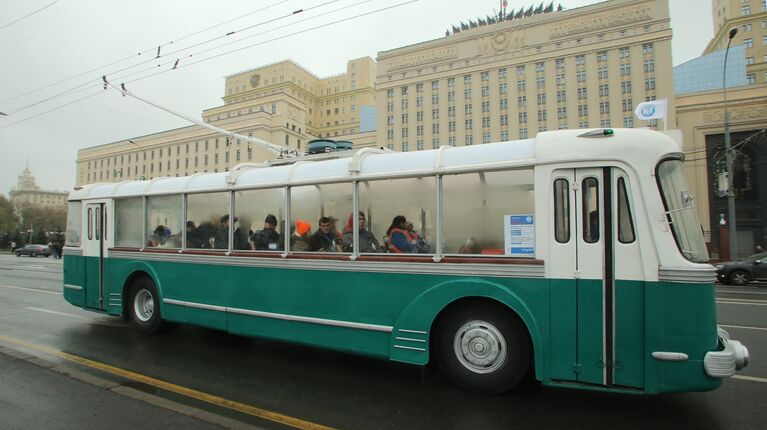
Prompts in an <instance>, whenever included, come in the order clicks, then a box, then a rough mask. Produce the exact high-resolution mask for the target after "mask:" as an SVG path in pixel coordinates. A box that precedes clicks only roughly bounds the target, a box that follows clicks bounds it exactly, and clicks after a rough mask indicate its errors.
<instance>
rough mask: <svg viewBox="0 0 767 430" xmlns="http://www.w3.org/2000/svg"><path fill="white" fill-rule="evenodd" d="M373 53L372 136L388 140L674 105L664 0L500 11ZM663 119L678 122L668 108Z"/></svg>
mask: <svg viewBox="0 0 767 430" xmlns="http://www.w3.org/2000/svg"><path fill="white" fill-rule="evenodd" d="M377 62H378V76H377V86H376V89H377V93H378V95H377V100H378V114H379V116H378V125H377V132H378V142H379V145H380V146H384V145H385V146H387V147H389V148H390V149H394V150H401V151H412V150H420V149H432V148H437V147H439V146H440V145H452V146H456V145H472V144H479V143H487V142H494V141H507V140H515V139H525V138H528V137H535V135H536V133H537V132H539V131H544V130H553V129H564V128H590V127H638V126H646V125H650V126H653V127H656V126H658V124H656V123H654V122H653V123H651V124H648V123H646V122H641V123H640V121H639V120H636V119H635V118H634V108H635V107H636V105H637V104H638V103H640V102H642V101H646V100H655V99H661V98H666V99H668V100H669V106H673V105H674V84H673V77H672V61H671V27H670V19H669V12H668V3H667V1H665V0H615V1H609V2H603V3H598V4H595V5H591V6H585V7H580V8H577V9H572V10H566V11H558V12H557V11H552V12H549V13H542V14H537V15H533V16H528V17H524V18H521V19H513V20H502V21H499V22H496V23H493V24H487V25H484V26H478V27H475V28H469V29H465V30H463V31H460V32H455V33H453V34H450V35H447V36H445V37H443V38H440V39H436V40H432V41H428V42H423V43H418V44H414V45H410V46H405V47H402V48H397V49H393V50H390V51H384V52H379V54H378V57H377ZM668 122H669V124H675V122H676V119H675V117H674V111H673V109H670V111H669V117H668ZM660 126H664V125H663V124H662V123H661V124H660Z"/></svg>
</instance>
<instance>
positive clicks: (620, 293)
mask: <svg viewBox="0 0 767 430" xmlns="http://www.w3.org/2000/svg"><path fill="white" fill-rule="evenodd" d="M644 293H645V283H644V282H641V281H621V280H619V281H616V283H615V372H614V381H615V384H616V385H623V386H625V387H633V388H641V387H643V386H644V371H645V357H646V356H647V355H646V354H645V349H644V342H643V341H642V339H644V338H645V300H644Z"/></svg>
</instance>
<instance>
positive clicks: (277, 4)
mask: <svg viewBox="0 0 767 430" xmlns="http://www.w3.org/2000/svg"><path fill="white" fill-rule="evenodd" d="M408 1H411V0H368V1H364V0H289V1H288V0H262V1H257V2H256V1H252V0H251V1H247V0H227V1H225V2H211V1H201V0H163V1H157V0H131V1H128V0H122V1H104V0H58V1H55V0H25V1H3V2H0V65H2V66H1V67H0V112H4V113H6V114H8V115H7V116H0V194H6V195H7V193H8V191H9V190H10V188H11V187H12V186H15V185H16V181H17V177H18V175H19V174H20V173H21V171H22V170H23V169H24V165H25V163H26V162H27V160H28V161H29V167H30V169H31V170H32V173H33V174H34V175H35V176H36V178H37V184H38V185H39V186H41V187H42V188H43V189H56V190H62V191H68V190H70V189H71V188H72V187H73V186H74V182H75V159H76V158H77V150H78V149H82V148H87V147H90V146H95V145H101V144H104V143H109V142H114V141H118V140H122V139H127V138H131V137H136V136H142V135H146V134H151V133H155V132H159V131H163V130H168V129H173V128H178V127H184V126H187V125H190V124H188V123H187V122H185V121H184V120H182V119H179V118H176V117H174V116H171V115H169V114H167V113H165V112H162V111H160V110H157V109H156V108H154V107H151V106H148V105H145V104H142V103H141V102H138V101H136V100H133V99H130V98H124V97H122V96H121V95H120V94H119V93H118V92H116V91H113V90H112V91H107V92H103V91H99V90H100V88H101V86H100V83H99V82H98V81H99V80H100V77H101V75H103V74H106V75H107V76H108V77H109V78H110V79H111V80H113V81H114V82H115V83H119V82H129V84H128V88H129V89H130V90H131V91H133V92H135V93H136V94H138V95H140V96H143V97H145V98H147V99H149V100H152V101H154V102H156V103H159V104H162V105H165V106H167V107H170V108H172V109H174V110H177V111H180V112H183V113H186V114H188V115H189V116H192V117H195V118H200V114H201V112H202V110H203V109H206V108H210V107H213V106H218V105H220V104H221V103H222V101H221V96H222V95H223V92H224V79H223V77H224V76H226V75H230V74H234V73H237V72H240V71H243V70H248V69H252V68H255V67H259V66H262V65H266V64H269V63H273V62H276V61H280V60H283V59H285V58H292V59H293V60H295V61H296V62H298V63H299V64H301V65H302V66H304V67H305V68H307V69H308V70H310V71H312V72H313V73H314V74H316V75H317V76H320V77H323V76H328V75H333V74H337V73H342V72H345V71H346V61H347V60H349V59H352V58H358V57H363V56H370V57H372V58H375V57H376V54H377V53H378V52H379V51H384V50H387V49H392V48H396V47H400V46H404V45H409V44H413V43H418V42H422V41H426V40H431V39H435V38H439V37H442V36H444V33H445V30H446V29H447V28H449V27H450V26H451V25H453V24H457V23H459V22H460V21H461V20H464V21H465V20H467V19H475V18H476V17H477V16H486V15H490V14H492V13H493V11H494V10H497V9H498V4H499V1H498V0H473V1H466V0H412V1H413V2H412V3H408V4H403V3H406V2H408ZM547 2H548V0H547ZM360 3H361V4H360ZM508 3H509V8H512V7H517V8H518V7H520V6H524V7H528V6H529V5H531V4H533V2H531V1H530V0H527V1H516V0H509V2H508ZM538 3H539V1H536V2H535V4H538ZM559 3H561V4H562V5H563V6H564V7H565V8H566V9H573V8H576V7H579V6H583V5H587V4H593V3H597V2H596V1H594V0H561V1H560V2H559ZM399 4H402V5H401V6H397V7H393V8H391V9H388V10H384V11H381V12H378V13H373V14H370V15H367V16H363V17H359V18H352V19H349V20H347V21H344V22H340V23H337V24H334V25H331V26H328V27H324V28H320V29H316V30H311V31H308V32H305V33H302V34H298V35H294V36H289V37H285V38H281V39H279V40H273V41H270V40H271V39H274V38H278V37H280V36H283V35H287V34H290V33H293V32H296V31H300V30H304V29H307V28H310V27H315V26H318V25H322V24H326V23H330V22H332V21H337V20H342V19H344V18H347V17H353V16H355V15H359V14H362V13H365V12H371V11H375V10H378V9H383V8H385V7H387V6H395V5H399ZM555 4H556V3H555ZM270 5H273V6H272V7H270V8H268V9H266V10H261V11H259V12H256V13H252V14H250V15H248V16H245V17H243V18H241V19H238V20H235V21H232V22H230V23H228V24H226V25H223V26H220V27H216V28H214V29H211V30H209V31H207V32H204V33H201V34H198V35H196V36H193V37H189V38H186V39H183V40H179V39H180V38H182V37H184V36H187V35H190V34H192V33H194V32H197V31H199V30H203V29H205V28H208V27H210V26H213V25H216V24H219V23H223V22H225V21H228V20H231V19H233V18H236V17H239V16H242V15H245V14H249V13H251V12H254V11H256V10H257V9H259V8H265V7H267V6H270ZM354 5H356V6H354ZM669 7H670V11H671V25H672V28H673V31H674V38H673V43H672V49H673V53H672V56H673V62H674V65H677V64H680V63H683V62H685V61H688V60H690V59H692V58H695V57H697V56H699V55H700V53H701V52H702V51H703V49H704V48H705V46H706V44H707V43H708V41H709V40H710V39H711V37H712V35H713V24H712V18H711V1H710V0H669ZM40 9H42V10H40ZM298 9H303V10H304V11H305V12H303V13H300V14H297V15H295V16H291V17H288V18H284V19H279V20H275V19H277V18H279V17H282V16H285V15H288V14H291V12H293V11H295V10H298ZM38 10H39V12H37V13H33V12H35V11H38ZM327 12H329V13H327ZM321 13H327V14H326V15H324V16H322V17H316V15H318V14H321ZM28 14H29V16H27V17H25V16H26V15H28ZM24 17H25V18H24ZM270 20H275V21H272V22H267V21H270ZM299 20H306V21H305V22H303V23H296V22H297V21H299ZM257 24H258V26H257V27H255V28H252V29H250V30H247V31H244V32H242V33H238V34H240V35H241V36H240V37H245V36H250V35H254V34H257V33H262V34H261V35H256V36H254V37H252V38H250V39H248V40H247V41H243V42H241V43H235V44H231V45H229V46H227V47H226V48H222V49H218V50H215V51H210V52H208V53H201V54H199V55H195V56H194V57H193V58H191V59H189V58H183V57H182V58H181V60H180V62H179V65H180V66H184V65H185V64H188V63H191V62H193V61H199V60H201V59H204V58H207V57H210V56H212V55H215V54H218V53H222V52H225V51H229V50H232V49H236V48H239V47H243V46H246V45H253V44H257V43H261V42H264V43H261V44H260V45H257V46H254V47H251V48H248V49H244V50H241V51H239V52H236V53H232V54H229V55H223V56H221V57H219V58H215V59H211V60H209V61H204V62H200V63H199V64H194V65H188V66H186V67H181V68H179V69H176V70H170V71H168V72H166V73H162V74H158V75H156V76H152V77H149V78H146V79H143V80H139V81H136V82H130V80H131V79H136V78H140V77H142V76H145V75H148V74H151V73H156V72H155V70H156V71H166V70H169V69H171V67H172V64H164V65H162V66H161V67H157V64H158V62H159V63H160V64H163V63H165V62H168V61H170V62H171V63H173V62H174V61H175V59H176V58H178V57H179V56H180V55H183V54H175V55H174V54H171V51H173V50H178V49H180V48H184V47H187V46H189V45H191V44H194V43H198V42H202V41H206V40H209V39H212V38H215V37H219V36H223V35H225V34H226V33H228V32H230V31H239V30H241V29H244V28H246V27H250V26H254V25H257ZM291 24H292V25H291ZM235 36H236V35H235ZM235 36H229V37H222V38H221V39H220V40H218V41H215V42H212V43H210V44H207V45H201V46H199V47H197V48H193V49H191V50H189V51H184V54H188V53H197V52H199V51H202V50H204V49H207V48H210V47H214V46H217V45H221V44H223V43H226V42H229V41H230V39H231V38H234V37H235ZM171 41H175V42H174V43H173V44H170V45H167V46H164V47H163V48H162V49H161V54H164V55H167V56H166V57H162V58H160V59H159V60H157V61H153V58H154V56H155V54H156V49H157V46H158V45H166V44H168V43H169V42H171ZM139 52H143V54H142V55H137V54H138V53H139ZM125 58H129V59H128V60H126V61H124V62H122V63H118V64H114V65H111V66H108V67H105V65H108V64H110V63H112V62H114V61H117V60H121V59H125ZM150 60H152V61H150ZM142 61H149V62H148V63H146V64H143V65H141V66H139V67H136V68H133V69H130V70H125V71H122V72H118V70H120V69H121V68H124V67H127V66H132V65H135V64H137V63H140V62H142ZM151 68H154V69H153V70H152V71H144V70H147V69H151ZM142 71H144V72H142ZM85 72H88V73H85ZM83 73H85V74H84V75H83V76H82V77H80V78H77V79H73V80H67V81H66V82H63V83H61V84H59V85H55V86H52V87H50V88H47V89H44V90H42V91H38V92H35V93H32V94H27V93H29V92H31V91H34V90H38V89H40V88H42V87H45V86H47V85H49V84H53V83H56V82H58V81H62V80H66V79H68V78H71V77H73V76H77V75H80V74H83ZM132 73H133V74H134V75H133V76H126V75H129V74H132ZM78 87H79V88H78ZM73 88H76V90H75V91H76V92H74V93H72V94H69V95H67V96H63V97H56V98H53V99H51V100H49V101H46V102H42V103H39V104H36V105H32V104H34V103H37V102H40V101H42V100H44V99H46V98H49V97H52V96H55V95H58V94H61V93H62V92H65V91H67V90H70V89H73ZM24 94H26V95H24ZM21 95H23V96H22V97H18V98H15V99H13V100H8V99H11V98H14V97H17V96H21ZM91 95H92V96H91ZM88 96H91V97H89V98H85V99H84V100H81V101H79V102H75V100H77V99H81V98H84V97H88ZM67 103H71V104H70V105H68V106H65V107H61V108H58V109H56V110H52V111H51V112H49V113H44V112H45V111H48V110H51V109H54V108H57V107H59V106H62V105H65V104H67ZM30 105H32V106H30ZM28 118H29V119H28ZM19 121H20V122H19ZM16 122H18V123H16Z"/></svg>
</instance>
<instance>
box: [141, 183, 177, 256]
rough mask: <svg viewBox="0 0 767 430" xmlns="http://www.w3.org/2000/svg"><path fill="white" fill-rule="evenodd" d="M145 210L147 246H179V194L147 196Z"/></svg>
mask: <svg viewBox="0 0 767 430" xmlns="http://www.w3.org/2000/svg"><path fill="white" fill-rule="evenodd" d="M146 211H147V213H146V228H147V231H146V239H147V240H146V242H147V243H146V246H147V248H158V247H159V248H180V247H181V222H182V219H183V214H182V213H181V195H176V196H152V197H149V198H148V199H147V206H146Z"/></svg>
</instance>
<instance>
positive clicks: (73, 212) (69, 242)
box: [64, 202, 83, 246]
mask: <svg viewBox="0 0 767 430" xmlns="http://www.w3.org/2000/svg"><path fill="white" fill-rule="evenodd" d="M67 206H68V208H67V235H66V238H65V243H64V244H65V245H66V246H80V236H81V235H82V230H83V204H82V203H80V202H69V204H68V205H67Z"/></svg>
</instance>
